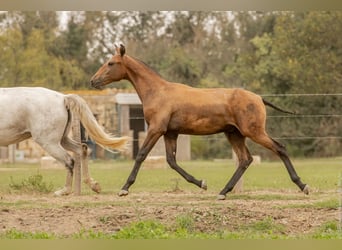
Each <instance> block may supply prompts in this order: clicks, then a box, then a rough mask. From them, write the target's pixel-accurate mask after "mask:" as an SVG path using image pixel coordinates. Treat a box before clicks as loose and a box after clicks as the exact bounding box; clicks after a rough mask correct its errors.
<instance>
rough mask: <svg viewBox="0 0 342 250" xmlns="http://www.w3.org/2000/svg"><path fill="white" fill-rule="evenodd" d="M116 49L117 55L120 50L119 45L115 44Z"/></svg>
mask: <svg viewBox="0 0 342 250" xmlns="http://www.w3.org/2000/svg"><path fill="white" fill-rule="evenodd" d="M114 48H115V53H116V54H119V53H120V48H119V46H118V45H116V44H114Z"/></svg>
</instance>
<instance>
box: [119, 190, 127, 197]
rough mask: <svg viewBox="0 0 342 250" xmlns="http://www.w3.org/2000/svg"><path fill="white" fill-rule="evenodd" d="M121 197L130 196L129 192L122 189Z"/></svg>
mask: <svg viewBox="0 0 342 250" xmlns="http://www.w3.org/2000/svg"><path fill="white" fill-rule="evenodd" d="M118 195H119V196H126V195H128V190H124V189H121V190H120V192H119V193H118Z"/></svg>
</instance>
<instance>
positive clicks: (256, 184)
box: [0, 158, 342, 193]
mask: <svg viewBox="0 0 342 250" xmlns="http://www.w3.org/2000/svg"><path fill="white" fill-rule="evenodd" d="M293 164H294V166H295V168H296V170H297V173H298V175H299V176H300V177H301V179H302V181H303V182H304V183H307V184H309V185H310V187H311V189H312V190H313V191H314V192H319V191H327V190H331V191H333V190H337V185H338V181H339V176H340V175H341V174H342V158H326V159H311V160H310V159H296V160H294V161H293ZM89 165H90V166H89V168H90V173H91V176H92V177H93V178H94V179H96V180H98V181H99V182H100V183H101V186H102V192H103V193H113V192H117V191H118V190H120V188H121V186H122V185H123V184H124V182H125V181H126V179H127V177H128V175H129V173H130V171H131V169H132V166H133V162H132V161H94V162H91V163H90V164H89ZM180 165H181V166H182V167H183V168H184V169H185V170H186V171H188V172H189V173H191V174H192V175H193V176H195V177H197V178H198V179H206V180H207V183H208V190H211V191H217V193H218V192H219V191H220V190H221V189H222V188H223V186H224V185H225V184H226V183H227V181H228V180H229V178H230V177H231V176H232V174H233V172H234V171H235V165H234V162H233V161H232V160H222V161H216V162H214V161H188V162H180ZM0 173H1V174H0V193H1V192H8V191H9V190H8V189H9V183H10V182H11V178H12V179H13V181H14V182H15V181H20V180H22V179H25V178H27V177H28V176H30V175H34V174H37V173H39V174H41V175H42V176H43V178H44V180H45V181H46V182H48V183H52V185H53V186H54V187H56V188H58V187H62V186H63V185H64V182H65V174H66V170H65V169H64V168H53V169H40V168H39V163H37V164H25V163H17V164H15V165H10V164H1V165H0ZM243 181H244V190H263V189H267V190H286V189H290V190H297V186H296V185H294V184H293V183H292V182H291V180H290V178H289V175H288V173H287V171H286V169H285V167H284V165H283V164H282V162H280V161H272V162H262V163H261V164H259V165H252V166H250V167H249V169H248V170H247V171H246V173H245V175H244V176H243ZM176 184H178V185H179V188H181V189H185V190H198V188H197V187H196V186H194V185H193V184H189V183H187V182H186V181H185V180H184V179H182V177H181V176H180V175H178V174H177V173H176V172H175V171H174V170H172V169H170V168H169V167H167V166H166V164H165V167H162V168H149V167H148V166H146V167H144V165H143V166H142V168H141V170H140V172H139V174H138V177H137V181H136V183H135V184H134V185H133V186H132V187H131V191H137V192H139V191H147V192H160V191H170V189H173V188H174V187H175V185H176ZM89 192H91V191H89V190H87V189H84V191H83V193H89Z"/></svg>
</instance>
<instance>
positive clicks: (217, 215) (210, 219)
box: [0, 191, 339, 235]
mask: <svg viewBox="0 0 342 250" xmlns="http://www.w3.org/2000/svg"><path fill="white" fill-rule="evenodd" d="M266 196H267V197H274V198H272V199H269V198H268V199H264V198H262V197H266ZM282 196H285V197H286V199H284V198H279V197H282ZM328 196H329V197H331V194H320V195H318V196H317V195H316V196H310V195H309V196H304V195H303V194H302V193H298V192H293V193H284V192H266V193H265V192H264V191H255V192H244V193H243V194H241V195H232V196H227V199H226V200H224V201H219V200H216V194H214V193H209V192H197V193H191V192H182V191H181V192H165V193H140V192H139V193H134V192H132V193H130V194H129V195H128V196H126V197H118V196H117V195H115V194H91V195H81V196H74V195H70V196H64V197H55V196H53V195H41V194H37V195H16V194H5V195H1V197H0V233H3V232H5V231H7V230H10V229H15V230H18V231H24V232H49V233H55V234H58V235H71V234H73V233H78V232H80V230H92V231H101V232H104V233H114V232H116V231H118V230H120V229H121V228H123V227H125V226H128V225H129V224H130V223H132V222H137V221H142V220H154V221H159V222H161V223H163V224H164V225H167V226H172V225H174V224H175V222H176V220H177V218H179V217H180V216H189V215H191V217H192V218H193V219H194V224H195V229H196V230H199V231H202V232H207V233H209V232H214V231H218V230H226V231H234V230H238V229H239V228H241V227H242V226H244V225H250V224H252V223H253V222H257V221H262V220H264V219H267V218H272V219H273V221H274V222H275V223H277V224H281V225H283V226H284V227H285V230H286V234H287V235H300V234H306V233H310V232H314V230H316V229H318V228H319V227H320V226H321V225H322V224H324V223H325V222H327V221H332V220H338V218H339V210H338V209H337V208H324V206H322V207H319V206H317V205H314V204H317V202H320V201H324V199H325V197H328ZM277 197H278V198H277ZM329 199H330V198H329Z"/></svg>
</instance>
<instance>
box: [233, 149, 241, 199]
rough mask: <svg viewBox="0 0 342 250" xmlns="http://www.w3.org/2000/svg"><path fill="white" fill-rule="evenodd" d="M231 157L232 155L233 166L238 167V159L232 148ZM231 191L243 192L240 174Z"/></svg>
mask: <svg viewBox="0 0 342 250" xmlns="http://www.w3.org/2000/svg"><path fill="white" fill-rule="evenodd" d="M232 157H233V160H234V162H235V166H236V168H238V167H239V159H238V158H237V156H236V154H235V152H234V150H232ZM233 192H234V193H242V192H243V179H242V176H241V178H240V180H239V181H238V182H237V183H236V185H235V187H234V189H233Z"/></svg>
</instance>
